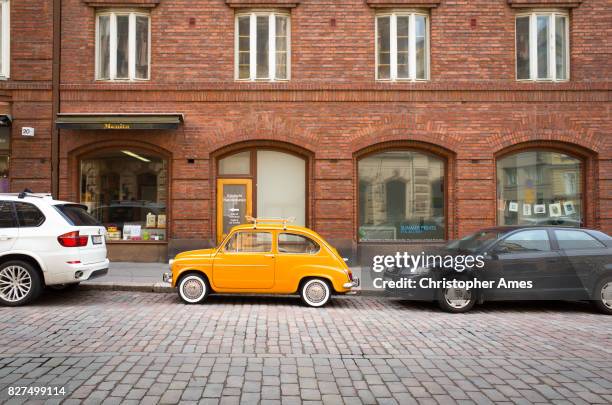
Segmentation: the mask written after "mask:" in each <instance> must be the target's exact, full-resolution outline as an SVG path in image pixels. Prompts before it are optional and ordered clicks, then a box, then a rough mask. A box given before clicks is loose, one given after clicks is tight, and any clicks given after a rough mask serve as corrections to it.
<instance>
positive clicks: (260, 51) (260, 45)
mask: <svg viewBox="0 0 612 405" xmlns="http://www.w3.org/2000/svg"><path fill="white" fill-rule="evenodd" d="M269 20H270V19H269V17H268V16H267V15H266V16H257V78H258V79H267V78H268V61H269V57H268V52H269V47H268V43H269V34H268V29H269V27H268V21H269Z"/></svg>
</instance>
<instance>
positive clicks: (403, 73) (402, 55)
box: [397, 15, 410, 79]
mask: <svg viewBox="0 0 612 405" xmlns="http://www.w3.org/2000/svg"><path fill="white" fill-rule="evenodd" d="M409 25H410V17H409V16H407V15H404V16H398V17H397V77H398V79H408V78H409V77H410V70H409V69H408V59H409V57H408V38H409V37H410V30H409Z"/></svg>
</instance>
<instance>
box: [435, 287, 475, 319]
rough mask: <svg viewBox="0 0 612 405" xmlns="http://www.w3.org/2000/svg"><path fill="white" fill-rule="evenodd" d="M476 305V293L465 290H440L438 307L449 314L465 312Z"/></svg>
mask: <svg viewBox="0 0 612 405" xmlns="http://www.w3.org/2000/svg"><path fill="white" fill-rule="evenodd" d="M474 304H476V292H475V291H474V290H471V289H470V290H468V289H466V288H444V289H441V290H440V293H439V296H438V305H439V306H440V308H441V309H443V310H444V311H446V312H451V313H455V314H457V313H462V312H467V311H469V310H470V309H472V307H473V306H474Z"/></svg>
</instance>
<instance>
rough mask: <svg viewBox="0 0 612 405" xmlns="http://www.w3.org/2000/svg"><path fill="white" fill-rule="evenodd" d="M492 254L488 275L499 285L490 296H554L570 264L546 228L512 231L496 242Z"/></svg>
mask: <svg viewBox="0 0 612 405" xmlns="http://www.w3.org/2000/svg"><path fill="white" fill-rule="evenodd" d="M490 256H491V259H490V260H488V263H487V267H486V269H485V272H486V273H488V274H487V275H486V277H485V278H487V279H489V280H492V281H495V282H496V283H497V285H496V286H495V288H492V289H490V290H488V291H487V292H486V298H487V299H529V300H531V299H554V298H552V297H551V296H552V295H554V291H556V290H557V289H558V288H559V287H560V286H561V285H562V283H561V279H562V278H563V274H564V273H567V271H568V268H569V266H568V263H567V262H566V261H565V258H564V257H563V255H561V253H560V252H559V250H558V249H556V246H555V245H554V244H553V243H552V242H551V238H550V235H549V233H548V231H547V230H546V229H525V230H520V231H516V232H513V233H512V234H510V235H508V236H506V237H504V238H503V239H502V240H501V241H499V242H498V243H497V244H496V245H494V246H493V248H492V250H491V252H490ZM502 279H503V280H502ZM502 281H503V282H505V283H506V284H507V286H503V285H501V282H502Z"/></svg>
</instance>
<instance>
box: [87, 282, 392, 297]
mask: <svg viewBox="0 0 612 405" xmlns="http://www.w3.org/2000/svg"><path fill="white" fill-rule="evenodd" d="M79 288H80V289H82V290H99V291H137V292H155V293H174V292H175V289H174V288H173V287H170V284H168V283H162V282H159V283H153V284H151V283H137V282H126V281H123V282H119V283H113V282H97V283H95V282H87V283H82V284H81V285H80V286H79ZM354 295H362V296H364V297H385V296H388V295H387V294H386V293H385V291H377V290H358V291H355V294H354Z"/></svg>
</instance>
